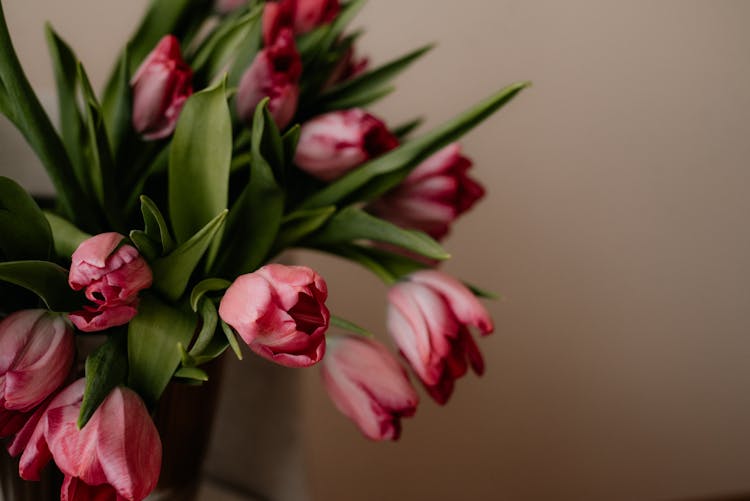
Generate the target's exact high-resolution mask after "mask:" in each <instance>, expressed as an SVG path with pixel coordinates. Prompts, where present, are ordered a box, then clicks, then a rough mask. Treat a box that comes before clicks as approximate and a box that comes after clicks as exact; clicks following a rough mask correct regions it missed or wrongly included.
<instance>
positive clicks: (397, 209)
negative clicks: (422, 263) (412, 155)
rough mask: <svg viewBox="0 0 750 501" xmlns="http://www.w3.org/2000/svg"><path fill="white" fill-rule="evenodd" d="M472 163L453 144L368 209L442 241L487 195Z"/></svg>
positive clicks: (404, 226)
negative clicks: (472, 175)
mask: <svg viewBox="0 0 750 501" xmlns="http://www.w3.org/2000/svg"><path fill="white" fill-rule="evenodd" d="M471 165H472V163H471V160H469V159H468V158H466V157H465V156H463V155H461V147H460V146H459V144H458V143H453V144H451V145H450V146H447V147H446V148H443V149H442V150H440V151H439V152H437V153H436V154H434V155H433V156H431V157H430V158H428V159H427V160H425V161H424V162H422V163H421V164H420V165H419V166H417V168H416V169H414V170H413V171H412V172H411V174H409V176H408V177H407V178H406V179H405V180H404V182H403V183H401V185H399V186H398V187H396V188H395V189H393V190H391V191H389V192H388V193H386V194H385V195H384V196H383V197H382V198H380V199H378V200H376V201H375V202H374V203H372V204H370V206H369V208H368V210H369V211H370V212H372V213H373V214H375V215H377V216H378V217H381V218H383V219H387V220H388V221H391V222H392V223H394V224H397V225H398V226H401V227H402V228H406V229H410V230H420V231H424V232H425V233H427V234H428V235H430V236H431V237H433V238H435V239H438V240H440V239H442V238H443V237H445V236H446V235H447V234H448V233H449V231H450V226H451V224H452V223H453V221H455V219H456V218H457V217H458V216H460V215H461V214H463V213H464V212H466V211H468V210H469V209H471V208H472V207H473V206H474V204H475V203H476V202H477V201H479V199H481V198H482V197H483V196H484V188H483V187H482V185H481V184H479V183H478V182H477V181H475V180H474V179H472V178H470V177H469V175H468V170H469V168H470V167H471Z"/></svg>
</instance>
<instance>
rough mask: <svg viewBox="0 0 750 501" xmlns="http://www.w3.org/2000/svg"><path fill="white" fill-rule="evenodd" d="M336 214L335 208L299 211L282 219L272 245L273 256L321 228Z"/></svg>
mask: <svg viewBox="0 0 750 501" xmlns="http://www.w3.org/2000/svg"><path fill="white" fill-rule="evenodd" d="M335 212H336V206H334V205H331V206H329V207H321V208H319V209H309V210H299V211H295V212H293V213H291V214H289V215H287V216H285V217H284V219H283V221H282V224H281V229H280V230H279V233H278V235H277V236H276V243H274V246H273V248H274V254H275V253H278V252H281V251H282V250H283V249H285V248H287V247H291V246H293V245H294V244H296V243H297V242H299V241H300V240H302V239H303V238H305V237H307V236H308V235H310V234H312V233H313V232H315V231H316V230H318V229H319V228H320V227H321V226H323V225H324V224H325V223H326V222H327V221H328V220H329V219H330V218H331V216H333V214H334V213H335Z"/></svg>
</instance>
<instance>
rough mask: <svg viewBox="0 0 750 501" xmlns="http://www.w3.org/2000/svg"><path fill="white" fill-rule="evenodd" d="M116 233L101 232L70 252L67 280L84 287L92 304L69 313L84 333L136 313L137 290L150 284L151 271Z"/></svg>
mask: <svg viewBox="0 0 750 501" xmlns="http://www.w3.org/2000/svg"><path fill="white" fill-rule="evenodd" d="M124 239H125V237H124V236H122V235H120V234H119V233H102V234H100V235H96V236H94V237H91V238H89V239H88V240H85V241H84V242H83V243H82V244H81V245H80V246H79V247H78V249H76V251H75V252H74V253H73V257H72V263H71V265H70V275H69V276H68V283H69V284H70V286H71V287H72V288H73V289H74V290H82V289H86V297H87V298H88V299H89V300H90V301H91V302H92V303H93V305H87V306H84V309H83V310H81V311H76V312H73V313H71V314H70V315H69V318H70V320H71V321H72V322H73V324H75V326H76V327H78V329H80V330H82V331H84V332H95V331H101V330H104V329H108V328H110V327H116V326H118V325H124V324H126V323H128V322H129V321H130V320H131V319H132V318H133V317H134V316H135V315H136V313H137V312H138V311H137V306H138V293H139V292H140V291H141V290H143V289H146V288H148V287H151V281H152V274H151V269H150V268H149V267H148V264H147V263H146V261H145V260H144V259H143V258H142V257H141V256H140V254H139V253H138V250H137V249H136V248H135V247H133V246H132V245H127V244H122V241H123V240H124Z"/></svg>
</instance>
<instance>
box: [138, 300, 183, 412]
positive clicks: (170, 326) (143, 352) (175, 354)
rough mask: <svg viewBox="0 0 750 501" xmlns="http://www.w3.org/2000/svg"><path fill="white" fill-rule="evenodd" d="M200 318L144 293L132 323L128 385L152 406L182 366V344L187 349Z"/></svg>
mask: <svg viewBox="0 0 750 501" xmlns="http://www.w3.org/2000/svg"><path fill="white" fill-rule="evenodd" d="M197 321H198V319H197V317H196V316H195V315H194V314H192V313H191V312H186V311H183V310H178V309H176V308H174V307H172V306H170V305H168V304H166V303H163V302H162V301H160V300H159V299H157V298H156V296H154V295H152V294H143V295H142V296H141V300H140V302H139V304H138V315H136V316H135V317H134V318H133V319H132V320H131V321H130V323H129V324H128V362H129V371H128V386H130V387H131V388H133V389H134V390H135V391H137V392H138V394H139V395H141V396H142V397H143V399H144V400H145V401H146V402H147V403H148V404H150V405H153V404H154V403H156V401H158V400H159V397H160V396H161V394H162V392H163V391H164V389H165V388H166V387H167V384H168V383H169V380H170V379H171V378H172V375H173V374H174V372H175V371H176V370H177V367H178V365H179V364H180V351H179V349H178V343H182V345H183V346H187V345H188V344H189V343H190V340H191V339H192V337H193V334H194V332H195V328H196V325H197Z"/></svg>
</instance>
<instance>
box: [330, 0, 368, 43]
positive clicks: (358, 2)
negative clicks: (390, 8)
mask: <svg viewBox="0 0 750 501" xmlns="http://www.w3.org/2000/svg"><path fill="white" fill-rule="evenodd" d="M365 2H366V0H352V1H350V2H347V3H346V4H344V5H343V6H342V8H341V12H340V13H339V15H338V16H336V19H334V20H333V22H332V23H331V24H330V29H328V30H327V31H326V32H325V37H324V39H323V41H322V42H321V45H322V47H323V50H324V51H328V50H330V48H331V47H333V45H334V43H336V40H338V39H339V38H340V36H341V34H342V33H343V32H344V30H345V29H346V27H347V26H348V25H349V23H351V22H352V20H354V17H355V16H356V15H357V14H358V13H359V11H360V10H361V9H362V7H364V6H365Z"/></svg>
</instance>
